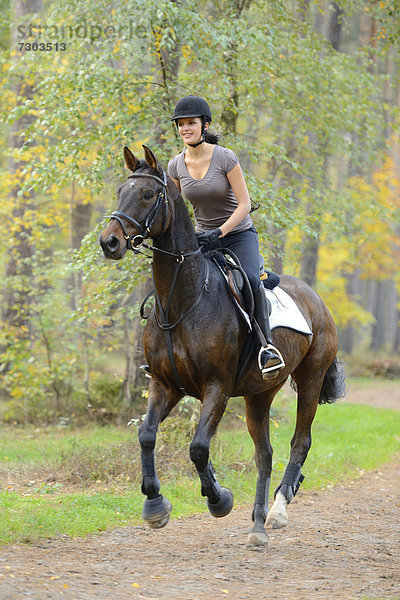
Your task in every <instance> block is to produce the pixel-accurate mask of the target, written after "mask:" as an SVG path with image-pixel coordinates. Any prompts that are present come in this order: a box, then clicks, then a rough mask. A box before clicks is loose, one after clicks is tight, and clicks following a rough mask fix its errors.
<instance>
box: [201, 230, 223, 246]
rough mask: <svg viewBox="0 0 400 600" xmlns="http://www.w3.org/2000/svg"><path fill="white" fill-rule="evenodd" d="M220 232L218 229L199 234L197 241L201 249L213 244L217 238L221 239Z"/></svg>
mask: <svg viewBox="0 0 400 600" xmlns="http://www.w3.org/2000/svg"><path fill="white" fill-rule="evenodd" d="M221 235H222V231H221V230H220V228H219V227H217V228H216V229H210V231H204V232H203V233H199V234H198V235H197V241H198V242H199V245H200V246H203V248H207V246H211V244H213V243H214V242H216V241H217V239H218V238H219V237H221Z"/></svg>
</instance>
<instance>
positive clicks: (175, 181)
mask: <svg viewBox="0 0 400 600" xmlns="http://www.w3.org/2000/svg"><path fill="white" fill-rule="evenodd" d="M170 177H171V175H170ZM171 179H172V181H173V182H174V184H175V185H176V187H177V188H178V190H179V191H181V185H180V183H179V181H178V180H177V179H174V178H173V177H171Z"/></svg>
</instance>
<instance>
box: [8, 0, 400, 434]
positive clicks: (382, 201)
mask: <svg viewBox="0 0 400 600" xmlns="http://www.w3.org/2000/svg"><path fill="white" fill-rule="evenodd" d="M0 5H1V9H2V11H1V14H2V24H1V29H0V44H1V56H0V60H1V65H0V68H1V72H2V74H3V77H2V80H1V83H0V95H1V98H2V108H1V111H2V121H1V125H0V127H1V134H2V135H1V140H0V144H1V150H2V152H1V159H0V168H1V173H0V179H1V188H0V189H1V193H0V213H1V220H2V228H3V232H4V235H3V236H1V238H0V257H1V258H0V268H1V274H2V283H3V284H2V289H1V321H0V347H1V350H2V352H1V357H2V358H1V367H0V393H1V401H0V408H1V410H0V418H1V419H2V420H5V421H11V422H17V423H29V422H35V421H38V420H40V421H41V422H43V421H48V422H51V421H53V422H54V421H57V420H59V421H65V422H67V421H68V420H75V421H76V422H78V421H79V420H80V419H87V416H88V414H89V415H90V416H91V417H92V418H94V419H100V420H104V421H106V420H108V419H114V418H118V419H120V420H122V421H124V420H126V417H128V416H130V415H131V414H132V410H133V408H134V407H135V406H137V405H138V404H139V403H140V402H141V399H142V394H143V393H145V392H143V390H144V389H145V388H146V387H147V386H146V381H145V379H144V377H143V375H142V374H141V373H140V372H139V369H138V366H139V365H140V364H141V363H142V362H144V360H143V359H144V357H143V352H142V348H141V333H142V323H141V322H140V319H139V317H138V302H139V300H140V299H142V298H143V296H144V295H145V293H146V291H147V290H148V289H149V285H150V284H149V275H150V263H149V261H148V260H146V259H144V258H143V257H137V256H133V255H132V256H129V257H126V258H125V260H123V261H120V262H111V261H109V262H107V261H106V260H105V259H104V258H103V256H102V253H101V251H100V249H99V246H98V241H97V238H98V235H99V233H100V231H101V229H102V228H103V227H104V223H105V221H104V220H103V215H104V214H109V211H110V210H112V209H113V208H115V206H116V195H115V191H116V188H117V187H118V185H119V184H120V182H121V181H122V180H123V179H124V177H125V174H126V172H125V170H124V165H123V157H122V149H123V146H124V145H128V146H129V147H130V148H131V149H132V150H133V151H134V152H135V153H137V154H138V155H141V154H142V149H141V145H142V144H147V145H149V146H150V147H151V148H152V150H153V151H155V152H156V154H157V156H158V157H159V159H160V160H161V161H163V162H164V164H166V162H167V161H168V159H169V158H170V157H171V156H172V155H173V154H175V153H176V152H178V151H180V150H181V141H180V139H178V136H177V134H176V131H175V129H174V126H173V124H171V121H170V118H171V115H172V113H173V107H174V105H175V103H176V101H177V100H178V99H179V98H180V97H182V96H184V95H187V94H190V93H192V94H198V95H201V96H203V97H205V98H206V99H207V100H208V101H209V103H210V105H211V106H212V110H213V129H214V131H219V132H221V133H222V134H223V138H222V143H223V145H225V146H228V147H230V148H232V149H233V150H235V152H236V153H237V154H238V155H239V157H240V161H241V164H242V166H243V168H244V170H245V173H246V178H247V182H248V186H249V189H250V193H251V197H252V198H253V200H255V201H256V202H258V203H259V204H260V209H259V210H258V211H257V212H256V213H254V221H255V224H256V226H257V229H258V231H259V234H260V239H261V244H262V253H263V255H264V258H265V262H266V265H267V268H268V269H270V270H275V271H277V272H279V273H281V272H285V273H288V274H292V275H296V276H299V277H301V278H302V279H304V280H305V281H307V282H308V283H310V284H311V285H312V286H313V287H315V289H316V290H317V291H318V292H319V293H320V295H321V296H322V297H323V299H324V300H325V301H326V303H327V304H328V306H329V308H330V310H331V312H332V314H333V316H334V318H335V321H336V324H337V326H338V329H339V334H340V345H341V351H342V353H345V354H346V355H347V356H350V357H351V358H350V364H353V365H356V368H357V369H358V372H362V371H363V370H364V371H365V372H366V373H373V374H376V373H378V374H379V373H386V374H387V373H388V374H391V373H392V374H394V375H395V374H397V375H398V374H399V372H400V355H399V348H400V325H399V320H400V304H399V296H400V275H399V269H398V264H399V252H400V146H399V109H400V85H399V67H400V56H399V52H398V44H399V41H400V5H399V2H398V0H395V1H393V2H390V1H375V0H374V1H362V0H343V1H342V2H330V1H326V0H320V1H313V0H301V1H296V0H290V1H279V0H268V1H265V0H257V1H256V0H221V1H220V2H218V3H216V4H215V3H213V2H209V1H205V0H204V1H203V0H182V1H175V0H157V1H156V0H142V1H141V2H137V1H133V0H127V1H124V2H122V1H121V0H108V1H106V0H86V1H85V2H84V3H83V2H82V1H81V0H74V1H71V0H66V1H64V2H62V3H59V2H54V1H46V0H14V2H13V3H12V4H11V6H10V4H9V3H8V2H5V1H4V0H1V1H0ZM360 357H361V358H360Z"/></svg>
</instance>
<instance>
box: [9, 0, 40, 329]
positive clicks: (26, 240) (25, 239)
mask: <svg viewBox="0 0 400 600" xmlns="http://www.w3.org/2000/svg"><path fill="white" fill-rule="evenodd" d="M42 8H43V5H42V0H16V2H15V4H14V15H13V21H14V23H15V24H18V22H20V21H21V20H22V18H23V17H24V16H25V15H26V14H30V13H39V12H40V11H41V10H42ZM13 38H14V39H13V47H16V44H17V42H16V32H15V31H14V32H13ZM17 54H18V53H17ZM15 60H16V61H17V60H18V58H16V59H15ZM13 91H14V93H15V96H16V98H17V102H20V103H25V102H26V101H27V100H30V99H32V98H33V94H34V88H33V85H32V84H28V83H27V82H26V81H24V80H23V79H22V78H21V79H20V80H19V81H18V82H17V83H16V84H15V86H14V90H13ZM33 121H34V116H33V115H32V114H27V115H24V116H22V117H21V118H20V119H17V120H16V121H14V123H13V124H12V125H11V129H10V144H9V145H10V149H11V151H12V150H18V149H20V148H22V147H23V146H24V145H25V146H26V145H27V144H26V142H25V141H24V138H23V137H21V135H20V134H21V132H22V131H26V130H27V129H28V128H29V127H30V126H31V125H32V123H33ZM26 166H27V163H26V162H25V161H22V160H14V159H13V158H11V159H10V161H9V169H10V173H11V174H12V175H14V176H15V178H16V179H17V177H18V175H17V172H19V171H22V170H23V169H24V168H25V167H26ZM21 194H22V192H21V187H20V185H19V184H18V183H17V184H16V186H15V187H14V189H13V191H12V193H11V197H10V205H11V210H10V212H11V214H12V218H13V221H16V222H17V223H19V226H18V228H17V231H16V232H9V234H8V238H9V239H8V247H9V248H10V250H9V251H8V252H7V255H6V257H5V274H4V275H5V276H4V287H3V303H2V319H3V321H4V322H5V323H6V324H7V325H8V326H9V327H11V329H12V335H13V336H16V337H18V338H19V339H27V338H29V328H30V323H29V310H30V308H29V292H30V290H31V277H32V271H31V263H30V259H31V257H32V252H33V249H32V242H31V229H30V226H29V220H28V219H26V218H25V214H26V213H27V211H30V210H31V209H32V208H33V207H34V194H33V192H30V193H27V192H25V193H24V194H23V195H21Z"/></svg>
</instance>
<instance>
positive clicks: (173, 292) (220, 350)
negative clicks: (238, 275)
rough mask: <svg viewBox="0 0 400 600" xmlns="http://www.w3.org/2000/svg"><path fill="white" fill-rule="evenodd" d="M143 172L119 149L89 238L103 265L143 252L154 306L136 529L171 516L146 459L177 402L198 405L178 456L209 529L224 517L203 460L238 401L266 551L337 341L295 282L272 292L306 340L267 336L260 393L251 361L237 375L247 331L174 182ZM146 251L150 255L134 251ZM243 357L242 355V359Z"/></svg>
mask: <svg viewBox="0 0 400 600" xmlns="http://www.w3.org/2000/svg"><path fill="white" fill-rule="evenodd" d="M143 148H144V160H143V159H141V160H139V159H138V158H137V157H136V156H134V154H133V153H132V152H131V151H130V150H129V148H128V147H126V146H125V148H124V158H125V164H126V166H127V168H128V169H129V170H130V171H131V173H130V175H129V176H128V178H127V179H126V181H124V182H123V183H122V185H121V186H120V187H119V189H118V191H117V198H118V208H117V210H116V211H114V212H113V213H112V214H111V215H108V216H109V217H110V220H109V222H108V225H107V226H106V228H105V229H104V231H103V232H102V233H101V235H100V240H99V241H100V245H101V248H102V250H103V253H104V255H105V257H106V258H109V259H114V260H120V259H122V258H123V257H124V255H125V254H126V252H127V250H128V249H133V250H134V251H136V252H137V251H138V248H139V247H140V246H141V245H142V244H143V245H144V246H145V247H147V248H150V249H151V250H152V251H153V265H152V267H153V280H154V290H155V306H154V309H153V310H152V313H151V314H150V316H149V318H148V321H147V324H146V327H145V331H144V336H143V346H144V352H145V356H146V360H147V362H148V365H149V369H150V372H151V379H150V383H149V396H148V408H147V414H146V416H145V418H144V421H143V423H142V425H141V426H140V428H139V443H140V447H141V465H142V486H141V490H142V493H143V494H144V495H145V496H146V499H145V501H144V506H143V513H142V518H143V520H144V521H146V522H147V523H148V524H149V526H150V527H152V528H160V527H164V526H165V525H166V524H167V523H168V520H169V517H170V512H171V504H170V502H169V501H168V499H167V498H164V497H163V496H162V495H161V494H160V487H161V485H160V481H159V478H158V476H157V471H156V465H155V458H154V448H155V443H156V436H157V430H158V427H159V424H160V423H161V422H162V421H163V420H164V419H165V418H166V417H167V416H168V414H169V413H170V411H171V410H172V409H173V408H174V407H175V406H176V405H177V404H178V402H179V401H180V400H181V399H182V397H183V396H184V395H190V396H192V397H195V398H198V399H199V400H200V401H201V404H202V406H201V411H200V416H199V420H198V424H197V428H196V431H195V434H194V437H193V439H192V441H191V444H190V458H191V460H192V461H193V463H194V465H195V467H196V470H197V473H198V475H199V478H200V482H201V493H202V495H203V496H206V497H207V505H208V509H209V511H210V513H211V514H212V515H213V516H214V517H223V516H225V515H227V514H228V513H229V512H230V511H231V509H232V507H233V495H232V493H231V491H230V490H229V489H227V488H225V487H223V486H221V485H220V483H219V482H218V480H217V477H216V475H215V472H214V469H213V466H212V462H211V460H210V457H209V454H210V452H209V450H210V441H211V438H212V436H213V435H214V434H215V432H216V430H217V427H218V424H219V422H220V420H221V418H222V416H223V414H224V411H225V408H226V406H227V402H228V399H229V398H230V397H234V396H243V397H244V401H245V407H246V423H247V428H248V431H249V433H250V436H251V438H252V440H253V443H254V447H255V463H256V467H257V484H256V492H255V500H254V506H253V512H252V521H253V526H252V528H251V531H250V533H249V536H248V540H247V544H248V545H249V546H264V545H266V544H267V543H268V535H267V532H266V529H265V528H266V527H272V528H282V527H285V525H286V524H287V523H288V515H287V506H288V504H289V503H290V502H291V501H292V499H293V497H294V496H295V494H296V492H297V490H298V488H299V486H300V483H301V482H302V480H303V479H304V477H303V475H302V472H301V469H302V467H303V465H304V462H305V460H306V457H307V454H308V451H309V449H310V446H311V425H312V422H313V419H314V416H315V413H316V409H317V406H318V403H320V404H322V403H326V402H328V403H330V402H333V401H335V400H336V399H337V398H339V397H341V396H343V394H344V370H343V365H342V363H341V362H340V361H339V360H338V359H337V356H336V355H337V350H338V336H337V332H336V327H335V324H334V321H333V318H332V316H331V314H330V312H329V310H328V308H327V306H326V305H325V303H324V302H323V301H322V299H321V298H320V297H319V296H318V294H317V293H316V292H315V291H314V290H313V289H312V287H310V286H309V285H308V284H306V283H304V282H303V281H301V280H299V279H297V278H295V277H291V276H285V275H282V276H281V283H280V286H281V287H282V288H283V289H284V290H285V291H286V292H287V293H288V294H289V295H290V296H291V297H292V298H293V299H294V300H295V302H296V303H297V305H298V306H299V308H300V310H301V312H302V313H303V315H304V317H305V319H306V320H307V322H308V324H309V326H310V328H311V330H312V335H307V334H304V333H299V332H297V331H293V330H291V329H288V328H284V327H277V328H275V329H273V332H272V335H273V343H274V344H275V345H276V347H277V348H279V349H280V351H281V353H282V355H283V357H284V361H285V365H286V366H285V367H284V368H282V369H281V370H280V371H279V373H278V375H277V376H276V377H275V378H274V379H271V380H267V381H265V380H264V379H263V378H262V376H261V372H260V370H259V368H258V364H257V352H256V348H255V346H254V348H253V352H252V354H251V356H250V357H249V359H248V360H247V362H245V365H244V367H243V368H241V369H240V368H239V366H240V365H241V364H242V365H243V360H242V357H243V355H244V354H246V348H247V349H248V348H249V346H248V339H249V327H248V325H246V323H245V322H244V320H243V318H242V316H241V315H240V314H239V311H238V310H237V308H236V307H235V305H234V303H233V301H232V297H231V294H230V292H229V290H228V287H227V285H226V282H225V281H224V278H223V276H222V275H221V273H220V269H219V268H218V266H217V265H216V264H215V263H214V262H213V261H212V260H210V259H207V257H206V256H205V255H204V254H203V253H202V252H201V249H200V248H199V244H198V242H197V237H196V234H195V231H194V227H193V224H192V221H191V218H190V215H189V212H188V209H187V207H186V205H185V203H184V200H183V199H182V196H181V194H180V192H179V190H178V189H177V187H176V186H175V184H174V182H173V181H172V180H171V179H170V178H169V177H168V176H167V174H166V172H165V170H164V169H163V167H162V165H161V164H160V162H159V161H158V159H157V157H156V156H155V154H154V153H153V152H152V151H151V150H150V148H148V147H147V146H143ZM146 239H151V240H152V244H153V245H150V246H149V245H147V244H146V242H145V241H144V240H146ZM247 351H248V350H247ZM289 376H291V379H292V382H294V385H295V387H296V389H297V420H296V425H295V430H294V434H293V437H292V440H291V450H290V459H289V463H288V465H287V467H286V469H285V472H284V474H283V478H282V480H281V482H280V484H279V486H278V488H277V489H276V491H275V495H274V502H273V505H272V507H271V509H270V510H268V496H269V485H270V477H271V469H272V446H271V443H270V438H269V411H270V407H271V403H272V401H273V399H274V397H275V395H276V393H277V392H278V391H279V390H280V389H281V388H282V386H283V385H284V383H285V382H286V381H287V379H288V377H289Z"/></svg>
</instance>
